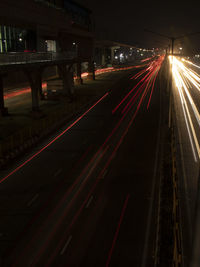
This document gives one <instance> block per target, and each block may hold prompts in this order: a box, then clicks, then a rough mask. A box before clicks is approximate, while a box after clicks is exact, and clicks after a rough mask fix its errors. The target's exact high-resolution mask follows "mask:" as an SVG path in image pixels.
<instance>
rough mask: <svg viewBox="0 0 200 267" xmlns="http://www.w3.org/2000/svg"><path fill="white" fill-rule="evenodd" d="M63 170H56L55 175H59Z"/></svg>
mask: <svg viewBox="0 0 200 267" xmlns="http://www.w3.org/2000/svg"><path fill="white" fill-rule="evenodd" d="M61 172H62V169H59V170H57V171H56V172H55V174H54V176H58V175H59V174H60V173H61Z"/></svg>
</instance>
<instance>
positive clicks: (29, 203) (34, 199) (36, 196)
mask: <svg viewBox="0 0 200 267" xmlns="http://www.w3.org/2000/svg"><path fill="white" fill-rule="evenodd" d="M38 197H39V194H36V195H35V196H34V197H33V198H32V199H31V200H30V201H29V202H28V204H27V206H28V207H30V206H31V205H32V204H33V203H34V202H35V201H36V199H37V198H38Z"/></svg>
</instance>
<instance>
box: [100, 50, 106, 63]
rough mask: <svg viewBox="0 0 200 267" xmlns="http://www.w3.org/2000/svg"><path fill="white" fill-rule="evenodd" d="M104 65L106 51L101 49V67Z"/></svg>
mask: <svg viewBox="0 0 200 267" xmlns="http://www.w3.org/2000/svg"><path fill="white" fill-rule="evenodd" d="M105 65H106V49H105V48H104V47H103V48H102V49H101V66H102V67H104V66H105Z"/></svg>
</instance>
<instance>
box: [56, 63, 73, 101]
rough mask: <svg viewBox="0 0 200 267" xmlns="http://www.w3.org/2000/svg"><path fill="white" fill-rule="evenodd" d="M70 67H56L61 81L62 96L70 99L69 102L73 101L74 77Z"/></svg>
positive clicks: (63, 65)
mask: <svg viewBox="0 0 200 267" xmlns="http://www.w3.org/2000/svg"><path fill="white" fill-rule="evenodd" d="M71 67H72V66H69V67H68V68H67V66H66V65H65V64H62V65H58V68H59V72H60V75H61V78H62V81H63V94H64V95H66V96H68V97H69V98H70V101H73V99H74V77H73V72H72V71H71Z"/></svg>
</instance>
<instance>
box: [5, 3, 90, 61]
mask: <svg viewBox="0 0 200 267" xmlns="http://www.w3.org/2000/svg"><path fill="white" fill-rule="evenodd" d="M92 21H93V20H92V17H91V11H90V10H89V9H87V8H85V7H83V6H81V5H79V4H77V3H76V2H74V1H71V0H18V1H14V0H1V2H0V52H1V53H5V52H29V51H32V52H47V51H53V52H56V51H57V52H59V51H63V50H64V51H65V50H70V49H72V50H73V49H75V46H76V49H78V46H79V50H80V51H82V52H80V55H81V56H87V54H89V53H87V52H88V51H87V49H86V50H85V47H86V46H87V44H90V46H91V45H92V43H93V22H92ZM82 46H84V49H82ZM83 51H85V52H86V55H84V54H83Z"/></svg>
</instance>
